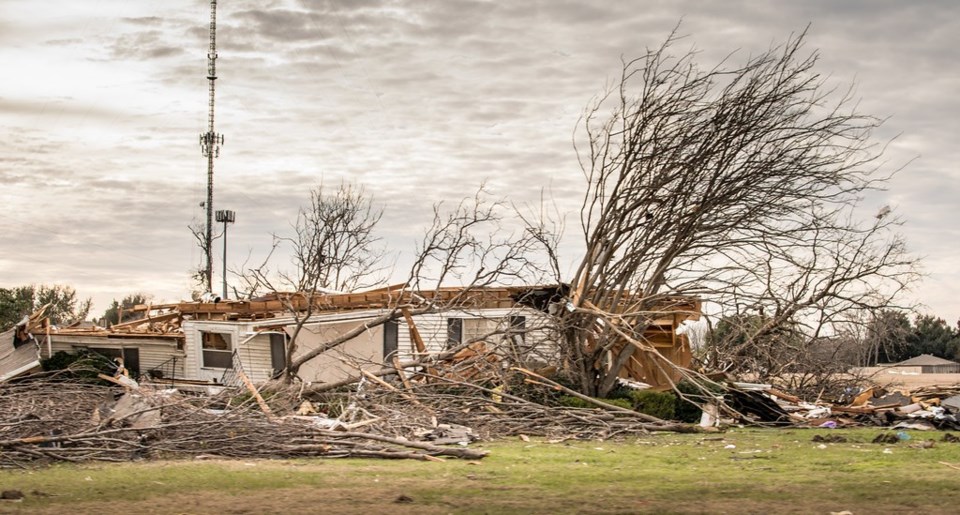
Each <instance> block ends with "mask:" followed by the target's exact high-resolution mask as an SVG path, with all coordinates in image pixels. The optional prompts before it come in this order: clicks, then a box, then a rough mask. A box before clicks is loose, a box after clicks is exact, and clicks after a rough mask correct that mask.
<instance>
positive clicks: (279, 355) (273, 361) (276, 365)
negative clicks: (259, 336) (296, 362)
mask: <svg viewBox="0 0 960 515" xmlns="http://www.w3.org/2000/svg"><path fill="white" fill-rule="evenodd" d="M286 341H287V335H285V334H278V333H270V366H271V368H273V377H276V376H278V375H280V373H281V372H283V369H284V367H286V366H287V346H286Z"/></svg>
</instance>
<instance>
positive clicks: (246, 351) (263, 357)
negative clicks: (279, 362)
mask: <svg viewBox="0 0 960 515" xmlns="http://www.w3.org/2000/svg"><path fill="white" fill-rule="evenodd" d="M241 338H242V339H241V340H240V341H241V342H243V341H244V340H246V339H247V338H250V336H249V335H241ZM237 355H238V356H240V362H241V363H242V364H243V372H244V373H245V374H247V377H249V378H250V380H251V381H253V382H255V383H262V382H263V381H267V380H269V379H270V376H271V374H272V372H273V363H272V362H271V361H270V335H269V334H258V335H256V336H254V337H253V338H250V340H249V341H247V342H246V343H240V345H238V346H237Z"/></svg>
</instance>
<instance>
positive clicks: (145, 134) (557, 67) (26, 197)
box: [0, 0, 960, 324]
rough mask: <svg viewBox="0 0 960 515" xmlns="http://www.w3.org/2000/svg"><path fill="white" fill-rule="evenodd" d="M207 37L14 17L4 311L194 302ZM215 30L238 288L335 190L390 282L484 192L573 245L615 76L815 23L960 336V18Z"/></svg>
mask: <svg viewBox="0 0 960 515" xmlns="http://www.w3.org/2000/svg"><path fill="white" fill-rule="evenodd" d="M209 13H210V7H209V2H208V1H202V0H165V1H163V2H135V1H130V0H101V1H97V2H76V1H71V0H48V1H44V2H37V1H35V0H3V1H2V2H0V65H2V74H0V77H2V80H0V199H2V203H3V209H2V210H0V234H2V235H3V236H4V238H3V243H0V287H13V286H17V285H22V284H31V283H34V284H41V283H42V284H54V283H57V284H66V285H71V286H73V287H74V288H76V290H77V292H78V293H79V295H80V296H81V297H91V298H92V299H93V300H94V311H93V313H94V314H97V313H99V312H102V310H103V309H106V307H107V305H108V303H109V302H110V300H111V299H114V298H122V297H123V296H124V295H128V294H130V293H134V292H146V293H149V294H151V295H152V296H153V299H154V301H155V302H162V301H177V300H179V299H182V298H188V296H189V291H190V288H191V281H190V277H189V270H190V269H191V268H193V267H196V266H197V265H198V264H200V263H201V261H202V255H201V253H200V252H199V249H198V247H197V245H196V243H195V240H194V239H193V236H192V235H191V234H190V231H189V230H188V228H187V227H188V225H189V224H191V223H192V222H195V221H202V220H203V219H204V212H203V208H202V207H200V204H201V202H203V200H204V199H205V196H206V160H205V159H204V158H203V156H202V155H201V151H200V147H199V144H198V137H199V134H200V133H202V132H205V131H206V123H207V121H206V120H207V118H206V116H207V80H206V66H207V62H206V61H207V59H206V53H207V46H208V23H209ZM217 13H218V32H217V45H218V55H219V58H218V60H217V72H218V76H219V79H218V80H217V97H216V102H217V108H216V128H217V132H219V133H221V134H223V135H224V138H225V143H224V145H223V147H222V150H221V154H220V157H219V158H218V159H217V160H216V164H215V166H216V168H215V179H214V183H215V185H214V198H215V199H214V207H215V209H231V210H234V211H236V213H237V215H236V216H237V221H236V224H234V225H232V226H231V227H230V228H229V232H228V244H229V250H228V264H229V267H230V268H234V269H239V268H243V266H244V264H245V263H247V264H254V263H259V261H260V260H262V259H263V258H264V256H265V254H266V252H267V251H268V250H269V247H270V244H271V241H272V237H271V235H272V234H285V233H289V230H290V225H291V223H292V221H293V220H294V219H295V217H296V213H297V210H298V208H299V207H300V206H301V205H303V204H305V203H306V202H307V201H308V199H309V192H310V189H311V188H313V187H315V186H316V185H317V184H318V183H320V182H321V181H322V182H323V183H324V184H327V185H336V184H338V183H339V182H340V181H343V180H345V181H354V182H357V183H359V184H362V185H364V186H365V187H366V188H367V190H368V191H369V192H371V193H372V194H373V196H374V201H375V202H376V203H377V204H378V205H379V206H382V207H383V209H384V218H383V221H382V222H381V225H380V229H381V234H382V236H383V237H384V240H385V242H386V244H387V245H388V248H389V250H391V252H394V255H395V256H396V257H395V258H394V259H395V260H396V262H397V263H398V265H397V266H398V270H400V269H402V268H403V266H402V265H403V263H404V260H405V259H409V256H410V255H411V254H412V253H413V252H414V247H415V242H416V241H417V238H418V237H419V236H420V235H422V232H423V229H424V227H425V226H426V224H428V223H429V221H430V217H431V213H432V211H431V209H432V205H433V204H434V203H435V202H439V201H446V202H456V201H457V200H459V199H461V198H463V197H464V196H468V195H471V194H472V193H473V192H475V191H476V189H477V187H478V186H479V185H480V184H481V183H485V185H486V188H487V190H488V191H489V193H490V194H491V195H492V196H494V197H496V198H503V199H505V200H507V201H508V202H512V203H515V204H517V205H524V204H527V203H531V202H536V201H537V199H539V198H540V197H541V195H542V194H544V193H545V194H547V195H548V196H549V197H550V198H552V199H553V202H555V203H556V205H557V206H558V208H559V209H560V210H561V211H563V212H569V213H570V214H571V215H570V218H569V219H568V220H567V226H568V230H575V229H576V228H577V223H576V209H577V207H578V205H579V200H580V196H581V194H582V191H583V176H582V173H581V172H580V169H579V165H578V163H577V158H576V153H575V150H574V145H573V143H572V135H573V133H574V130H575V128H576V126H577V121H578V117H579V116H580V114H581V113H582V111H583V109H584V107H585V106H586V105H587V104H588V103H589V102H590V100H591V99H592V98H594V97H595V96H596V95H598V94H599V93H601V92H602V91H603V90H604V89H605V87H607V86H609V85H610V84H612V83H613V81H614V80H615V79H616V78H617V76H618V73H619V72H620V68H621V59H622V58H631V57H637V56H639V55H642V53H643V52H644V50H645V49H646V48H648V47H653V46H657V45H658V44H659V43H660V42H662V41H663V40H664V38H665V37H666V36H667V35H668V34H669V32H670V31H671V30H672V29H673V28H674V27H675V26H677V24H678V23H680V27H679V33H680V34H682V35H684V36H685V38H684V39H683V40H682V41H681V43H680V45H682V46H684V47H685V48H695V49H696V50H697V51H698V52H699V53H700V54H699V56H698V61H699V62H700V63H702V64H704V65H712V64H715V63H716V62H717V61H718V60H719V59H721V58H722V57H724V56H727V55H728V54H730V53H731V52H735V53H734V54H733V57H732V59H733V60H734V61H737V60H738V59H745V58H746V57H747V56H749V55H750V54H751V53H753V54H756V53H758V52H762V51H764V50H766V49H768V48H769V47H770V46H771V45H772V44H775V43H777V42H780V41H783V40H784V39H786V38H787V37H789V36H790V34H791V33H796V32H799V31H803V30H804V29H805V28H806V27H807V25H808V24H809V26H810V27H809V30H808V34H807V39H806V45H807V47H806V48H808V49H810V50H811V51H813V50H818V51H819V52H820V54H821V57H820V61H819V63H818V65H817V70H818V71H819V72H820V73H822V74H824V75H827V76H829V81H830V82H831V83H835V84H837V85H839V86H845V85H848V84H851V83H854V84H855V85H856V95H857V97H858V98H859V99H860V100H859V102H860V108H861V111H863V112H865V113H870V114H873V115H876V116H880V117H883V118H887V121H886V123H885V125H884V126H883V128H882V129H881V130H880V131H878V133H877V134H876V137H877V140H878V141H879V142H886V141H889V140H891V139H892V142H891V143H890V145H889V147H888V149H887V154H886V159H887V163H888V164H887V169H888V170H891V171H892V170H894V169H898V168H901V167H903V169H902V170H901V171H899V172H898V173H897V175H895V176H894V178H893V179H892V180H891V181H890V183H889V185H888V188H887V189H886V191H883V192H877V193H875V194H872V195H871V196H869V197H868V198H866V199H865V200H864V205H865V206H866V208H868V209H879V208H880V207H881V206H884V205H890V206H892V207H893V208H894V209H895V210H896V212H897V213H899V215H900V216H902V217H903V219H904V220H905V224H904V226H903V228H902V232H903V234H904V235H905V236H906V238H907V241H908V244H909V247H910V249H911V251H912V252H914V253H915V254H917V255H919V256H921V257H922V262H923V270H924V272H925V274H926V275H925V278H924V279H923V281H922V282H920V283H918V284H916V285H915V286H914V288H913V290H912V291H911V292H910V293H909V295H910V298H909V299H906V300H908V301H909V302H920V303H923V305H924V307H923V310H924V311H925V312H927V313H931V314H935V315H937V316H941V317H943V318H945V319H946V320H947V321H949V322H950V323H951V324H952V323H954V321H956V320H958V318H960V296H958V295H957V294H956V291H957V290H958V288H960V270H958V268H960V267H958V264H960V244H958V241H960V202H958V199H960V169H958V165H957V163H960V144H958V143H960V141H958V136H960V52H958V47H960V2H956V1H954V0H942V1H929V0H928V1H923V0H918V1H910V2H903V1H894V0H845V1H838V0H810V1H796V0H782V1H781V0H770V1H759V0H757V1H745V0H739V1H737V0H722V1H721V0H713V1H707V0H704V1H693V0H681V1H665V0H660V1H655V0H622V1H618V2H596V1H592V0H529V1H523V2H512V1H511V2H508V1H476V0H442V1H440V0H416V1H415V0H350V1H347V0H341V1H323V0H259V1H253V0H221V1H220V2H218V11H217ZM904 165H905V166H904ZM220 245H221V242H220V241H217V242H215V247H217V255H216V256H215V259H216V261H215V262H216V263H217V264H216V266H215V278H214V279H215V282H219V280H220V275H219V274H220V269H221V265H220V259H221V257H220V255H219V250H220V247H219V246H220ZM573 259H575V258H570V260H571V261H572V260H573ZM398 273H399V272H398Z"/></svg>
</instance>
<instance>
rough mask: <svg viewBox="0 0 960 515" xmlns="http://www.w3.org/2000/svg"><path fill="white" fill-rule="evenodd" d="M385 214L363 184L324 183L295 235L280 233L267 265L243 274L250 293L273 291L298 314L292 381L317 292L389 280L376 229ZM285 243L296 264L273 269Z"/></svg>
mask: <svg viewBox="0 0 960 515" xmlns="http://www.w3.org/2000/svg"><path fill="white" fill-rule="evenodd" d="M382 216H383V210H382V209H381V208H378V207H375V206H374V204H373V199H372V197H371V196H370V195H368V194H367V192H366V190H365V189H364V188H363V187H362V186H357V185H354V184H350V183H346V182H341V183H340V185H339V186H338V187H337V189H336V190H334V191H332V192H330V191H329V190H327V189H325V187H324V185H323V183H320V184H319V185H317V186H316V187H315V188H314V189H313V190H311V192H310V204H309V205H308V206H307V207H304V208H301V209H300V211H299V213H298V214H297V219H296V221H295V222H294V224H293V234H292V236H279V235H274V238H273V247H272V248H271V251H270V253H268V255H267V257H266V258H265V259H264V261H263V262H262V264H260V266H258V267H255V268H251V269H248V270H245V271H242V272H241V273H240V274H238V275H239V276H240V279H241V282H242V283H243V288H244V290H245V294H246V295H247V296H252V295H256V294H258V293H260V292H263V291H268V292H271V293H273V294H274V295H276V296H277V298H278V300H280V301H281V303H282V304H283V306H284V309H285V311H286V312H287V313H289V314H290V315H291V316H292V317H293V318H294V328H293V331H292V334H291V335H290V338H289V340H288V342H287V346H286V363H287V367H286V370H285V371H284V377H285V378H286V379H287V380H290V379H292V377H294V376H295V375H296V373H297V371H298V370H299V368H300V364H302V363H298V362H296V361H295V360H294V355H295V354H296V352H297V337H298V336H299V334H300V331H301V330H302V328H303V326H304V324H305V323H306V322H307V321H308V320H310V318H311V317H312V316H313V313H314V310H315V309H316V304H317V303H316V299H317V297H318V296H322V295H324V294H328V293H331V292H344V291H351V290H353V289H356V288H364V287H369V286H373V285H375V284H378V283H381V282H382V281H383V277H382V276H383V272H384V270H385V269H386V267H385V266H384V265H383V264H382V263H383V260H384V256H385V250H384V248H383V246H382V245H381V244H380V238H379V237H378V236H376V234H375V228H376V225H377V223H378V222H379V221H380V219H381V217H382ZM281 248H286V249H288V250H289V252H290V255H291V264H292V265H293V267H292V269H285V270H278V271H273V270H271V269H270V264H271V262H272V258H273V255H274V254H275V253H276V252H277V251H278V250H279V249H281Z"/></svg>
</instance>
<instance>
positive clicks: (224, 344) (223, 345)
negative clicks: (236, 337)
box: [200, 332, 230, 350]
mask: <svg viewBox="0 0 960 515" xmlns="http://www.w3.org/2000/svg"><path fill="white" fill-rule="evenodd" d="M200 335H201V342H203V348H204V349H210V350H230V335H229V334H225V333H205V332H201V333H200Z"/></svg>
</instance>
